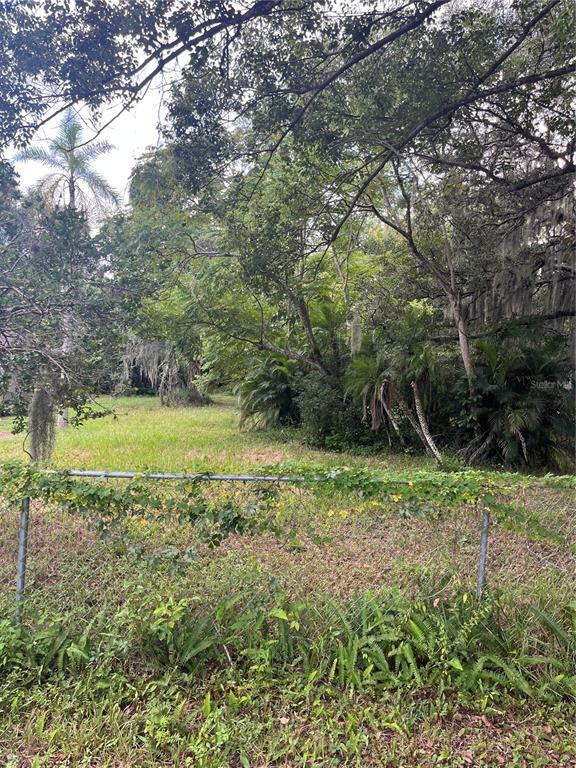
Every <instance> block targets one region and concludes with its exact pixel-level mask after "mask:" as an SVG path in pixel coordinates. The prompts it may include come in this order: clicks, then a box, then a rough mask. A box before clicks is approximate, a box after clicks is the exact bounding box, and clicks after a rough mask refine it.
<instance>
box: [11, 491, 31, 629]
mask: <svg viewBox="0 0 576 768" xmlns="http://www.w3.org/2000/svg"><path fill="white" fill-rule="evenodd" d="M29 519H30V499H29V498H27V497H26V498H24V499H22V508H21V510H20V525H19V527H18V560H17V563H16V608H15V610H14V621H15V622H16V624H20V623H21V622H22V603H23V602H24V587H25V585H26V557H27V555H28V521H29Z"/></svg>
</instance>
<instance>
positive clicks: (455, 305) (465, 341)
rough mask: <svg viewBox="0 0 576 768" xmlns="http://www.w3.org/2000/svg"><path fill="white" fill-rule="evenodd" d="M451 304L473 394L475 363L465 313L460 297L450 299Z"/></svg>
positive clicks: (463, 360)
mask: <svg viewBox="0 0 576 768" xmlns="http://www.w3.org/2000/svg"><path fill="white" fill-rule="evenodd" d="M449 299H450V304H451V306H452V314H453V316H454V323H455V325H456V330H457V331H458V344H459V346H460V356H461V357H462V362H463V363H464V370H465V371H466V378H467V379H468V388H469V390H470V394H472V392H473V388H474V387H473V382H474V362H473V360H472V353H471V351H470V339H469V337H468V326H467V324H466V320H465V319H464V313H463V311H462V304H461V302H460V298H459V297H458V296H454V295H451V296H450V297H449Z"/></svg>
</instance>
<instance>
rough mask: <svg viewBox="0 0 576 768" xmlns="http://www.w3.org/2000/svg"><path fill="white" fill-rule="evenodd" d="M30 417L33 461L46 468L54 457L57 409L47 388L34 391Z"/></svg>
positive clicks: (38, 388) (29, 428) (29, 426)
mask: <svg viewBox="0 0 576 768" xmlns="http://www.w3.org/2000/svg"><path fill="white" fill-rule="evenodd" d="M28 416H29V420H28V430H29V433H30V454H31V457H32V461H34V462H35V463H37V464H39V465H41V466H45V465H46V464H48V462H49V461H50V458H51V456H52V452H53V450H54V441H55V437H56V408H55V406H54V402H53V400H52V397H51V395H50V392H49V391H48V390H47V389H46V388H45V387H43V386H37V387H36V388H35V389H34V394H33V396H32V400H31V402H30V409H29V414H28Z"/></svg>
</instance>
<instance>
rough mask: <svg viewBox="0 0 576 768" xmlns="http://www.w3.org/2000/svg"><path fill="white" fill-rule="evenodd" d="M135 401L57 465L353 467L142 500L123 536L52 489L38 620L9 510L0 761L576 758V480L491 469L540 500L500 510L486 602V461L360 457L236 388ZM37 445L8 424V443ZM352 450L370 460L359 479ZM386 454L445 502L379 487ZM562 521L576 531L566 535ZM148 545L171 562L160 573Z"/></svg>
mask: <svg viewBox="0 0 576 768" xmlns="http://www.w3.org/2000/svg"><path fill="white" fill-rule="evenodd" d="M116 408H117V411H118V419H117V420H99V421H94V422H90V423H88V424H87V425H85V427H83V428H82V429H81V430H79V431H74V430H72V429H70V430H68V431H67V432H66V433H65V434H62V435H59V445H58V447H57V452H56V458H55V465H56V466H59V467H65V466H73V465H74V466H84V467H102V468H109V469H124V468H134V469H140V470H143V469H146V468H154V469H165V470H175V471H181V470H189V469H190V470H208V469H218V470H228V471H238V470H245V469H247V468H251V469H254V470H257V469H258V468H259V467H263V466H269V465H273V464H275V463H277V462H283V463H284V465H288V466H294V467H298V468H300V469H302V468H303V467H306V465H308V464H309V465H310V466H312V467H314V471H315V472H320V471H325V472H327V473H328V474H327V478H329V476H330V475H334V476H335V479H334V482H333V484H332V486H330V487H329V488H328V490H327V491H326V492H325V493H321V494H318V493H316V492H314V491H313V490H312V489H311V488H310V487H308V486H304V487H296V486H294V487H289V488H288V487H285V486H283V487H282V488H280V489H278V490H276V489H274V491H273V492H270V490H266V491H264V489H260V488H259V487H258V486H256V487H249V488H248V487H244V486H237V485H232V484H226V485H224V486H217V487H216V486H210V487H209V488H207V489H206V490H205V491H203V494H204V495H205V497H206V501H205V503H206V504H207V507H206V509H209V510H212V511H213V510H218V516H213V519H212V523H211V525H212V527H210V528H207V529H200V528H199V527H198V526H193V525H191V524H190V521H189V520H188V522H183V523H181V524H178V523H176V522H174V521H171V522H167V521H166V520H165V519H164V518H162V517H161V516H155V515H154V514H151V515H147V514H134V515H129V516H127V517H126V519H123V521H122V526H121V530H120V529H119V530H115V531H112V535H110V536H109V537H108V538H102V536H100V535H99V534H98V532H97V531H96V530H95V529H94V526H93V525H91V524H90V520H89V519H88V518H89V515H88V516H87V515H83V514H78V513H76V512H75V511H74V509H73V507H74V505H75V503H76V502H75V501H74V502H72V501H71V502H70V504H69V505H68V506H66V505H65V504H63V503H59V504H54V503H52V504H42V503H40V502H35V503H34V504H33V507H32V525H31V530H30V560H29V581H28V590H27V602H26V604H25V606H24V608H25V611H24V618H25V621H24V625H23V628H22V629H21V630H18V629H14V627H13V625H12V624H11V622H10V620H9V619H8V617H9V616H10V614H11V612H12V607H13V583H14V562H15V554H16V534H17V509H16V508H14V507H11V508H8V509H7V510H6V512H5V514H4V516H3V520H2V529H1V536H0V605H1V606H2V616H3V617H6V618H4V619H3V620H2V621H0V680H1V686H0V707H1V711H2V718H1V720H0V756H1V759H2V761H3V764H5V765H7V766H14V767H16V766H17V767H18V768H20V767H22V768H24V766H26V767H29V766H94V767H96V766H115V768H120V766H124V767H125V766H156V765H160V766H172V765H178V766H180V765H181V766H198V767H199V768H216V767H220V766H241V768H244V767H245V766H261V767H263V766H341V765H344V766H346V765H348V766H365V765H366V766H370V765H375V766H376V765H378V766H380V765H382V766H386V765H389V766H422V765H431V766H432V765H445V766H446V765H448V766H463V765H479V766H500V765H506V766H555V765H576V747H575V746H574V745H575V742H576V739H575V736H576V734H575V733H574V730H575V729H574V714H576V709H575V707H574V703H573V701H574V699H575V698H576V697H575V691H576V686H575V682H574V679H573V678H574V659H575V658H576V650H575V649H576V643H575V634H576V633H575V626H576V611H575V605H574V603H573V598H574V567H573V566H574V561H573V556H572V552H571V549H570V546H571V544H572V540H571V538H570V537H571V536H572V532H571V518H572V513H573V492H572V490H571V488H570V487H569V483H567V482H562V483H554V482H550V483H547V481H545V480H542V481H539V484H536V482H533V481H532V482H525V481H523V480H522V478H517V477H511V476H506V475H504V474H501V475H498V474H490V473H488V474H487V475H486V482H487V483H488V482H489V483H490V484H494V483H496V484H499V487H500V488H502V489H504V488H506V489H507V490H506V491H505V490H502V494H501V497H499V498H498V499H495V501H494V505H493V506H494V510H497V508H498V503H501V501H502V499H505V500H506V501H507V502H511V501H513V509H517V510H520V511H521V513H522V514H521V515H520V514H519V515H518V516H517V517H513V518H511V516H510V514H509V513H508V514H507V515H506V514H504V513H502V514H501V516H500V518H497V520H498V521H497V522H496V524H495V525H494V530H493V533H492V536H491V539H490V553H489V557H490V559H489V586H490V590H489V595H488V597H487V600H486V601H485V602H484V603H483V604H482V605H480V604H478V603H477V602H476V599H475V596H474V589H473V585H474V578H475V571H476V566H477V553H478V537H479V524H480V516H481V514H482V508H481V503H482V504H484V503H485V500H484V498H483V499H482V502H481V503H480V502H479V500H478V499H476V498H475V496H474V493H475V491H474V488H475V487H476V486H475V485H474V483H476V480H477V478H476V475H474V476H473V477H472V478H471V479H469V480H466V483H467V485H465V484H464V481H463V480H462V479H461V478H460V479H458V477H460V476H456V477H457V479H456V480H454V478H451V477H450V476H448V475H447V476H441V477H440V482H436V481H432V480H430V477H433V474H429V475H428V474H426V472H428V468H427V464H426V461H424V460H422V459H420V458H412V457H406V456H400V457H396V456H388V455H385V456H361V455H346V456H343V455H342V454H330V453H326V452H320V451H315V450H312V449H310V448H307V447H306V446H302V445H301V444H300V443H299V442H298V441H297V439H296V437H295V436H294V435H293V434H290V433H285V434H279V433H276V434H264V433H262V434H257V433H239V432H238V431H237V428H236V414H235V413H234V409H233V404H232V403H231V401H230V400H228V399H222V400H221V401H220V402H219V403H218V404H217V405H216V406H214V407H211V408H205V409H198V410H184V409H183V410H160V409H159V408H158V406H157V404H156V402H155V401H152V400H149V399H142V400H140V399H137V400H135V399H134V400H121V401H119V402H117V403H116ZM18 446H19V442H18V440H17V439H13V438H7V439H6V440H3V441H2V443H1V444H0V456H1V457H2V458H3V459H8V458H12V457H14V456H15V455H16V454H17V451H18ZM199 446H200V447H199ZM194 451H199V453H192V452H194ZM187 452H188V454H189V455H186V454H187ZM342 466H348V467H351V474H349V475H346V474H345V472H344V474H343V475H341V476H339V475H338V471H339V470H336V469H335V468H336V467H342ZM367 466H368V467H369V468H370V469H371V471H373V472H376V471H380V472H383V473H384V475H386V474H387V475H394V476H397V477H402V478H403V479H405V480H406V481H407V482H408V479H409V478H410V477H412V478H414V479H415V480H416V481H418V478H420V479H421V481H422V478H425V479H426V483H427V485H426V488H427V489H428V490H427V496H426V498H419V497H417V496H415V492H413V491H412V486H408V485H404V486H399V487H398V488H397V489H392V490H390V489H388V490H387V491H386V493H385V494H372V493H371V492H370V478H371V475H370V476H369V477H368V479H367V477H366V476H364V475H363V474H362V473H363V472H364V469H363V468H365V467H367ZM411 470H412V471H411ZM419 473H420V474H419ZM339 477H345V478H346V481H345V482H340V481H339V480H338V478H339ZM475 478H476V479H475ZM473 481H474V482H473ZM410 482H412V481H410ZM422 482H423V481H422ZM105 487H109V482H108V484H107V485H106V486H105ZM450 487H452V488H453V492H452V493H451V495H449V494H448V493H447V492H446V489H447V488H450ZM438 488H440V489H443V491H444V496H439V491H438ZM467 488H468V489H470V490H466V489H467ZM510 489H512V490H510ZM468 496H470V497H472V498H467V497H468ZM153 498H154V493H153V492H152V491H151V492H150V503H152V501H153ZM502 509H506V510H508V507H504V506H503V507H502ZM238 510H242V511H243V512H242V514H248V513H249V514H258V515H264V517H259V518H258V519H259V520H262V519H265V520H266V521H267V522H269V521H270V519H272V520H273V523H274V525H273V526H271V525H266V526H263V527H262V529H261V530H254V531H252V532H251V533H248V532H247V531H245V532H244V535H242V532H241V531H239V530H238V529H237V528H234V525H238V522H237V518H233V523H234V525H232V524H231V523H230V520H231V519H232V518H231V515H232V514H236V513H237V512H238ZM246 510H248V513H246ZM494 514H496V511H495V512H494ZM238 519H242V518H241V517H240V518H238ZM234 521H236V522H234ZM219 526H220V527H219ZM558 531H560V532H562V533H563V535H565V536H566V537H567V539H569V540H566V541H559V540H558V539H557V538H555V537H554V536H553V535H550V534H551V533H555V532H558ZM221 533H223V534H224V535H223V538H222V541H219V539H218V538H216V539H215V534H218V535H220V534H221ZM215 543H219V546H214V544H215ZM174 552H177V553H179V555H180V554H181V553H186V554H187V556H188V558H189V559H188V560H185V561H182V560H181V559H179V557H173V556H172V555H173V554H174ZM135 553H138V556H135ZM150 553H160V555H165V557H164V556H159V557H157V558H156V560H155V561H154V565H152V564H151V562H150V559H146V557H144V556H143V555H149V554H150ZM179 566H182V567H179Z"/></svg>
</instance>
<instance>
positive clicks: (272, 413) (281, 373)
mask: <svg viewBox="0 0 576 768" xmlns="http://www.w3.org/2000/svg"><path fill="white" fill-rule="evenodd" d="M294 376H295V368H294V364H293V363H292V362H291V361H290V360H287V359H286V358H283V357H280V356H272V355H269V356H267V357H265V358H263V359H261V360H257V361H254V364H253V367H252V368H251V370H250V371H249V372H248V373H247V374H246V377H245V378H244V380H243V381H242V382H241V383H240V384H239V385H238V387H237V388H236V393H237V395H238V400H239V404H240V427H243V426H250V427H252V428H254V429H268V428H269V427H274V426H277V425H279V424H296V423H298V421H299V418H300V416H299V412H298V406H297V404H296V389H295V383H294Z"/></svg>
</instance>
